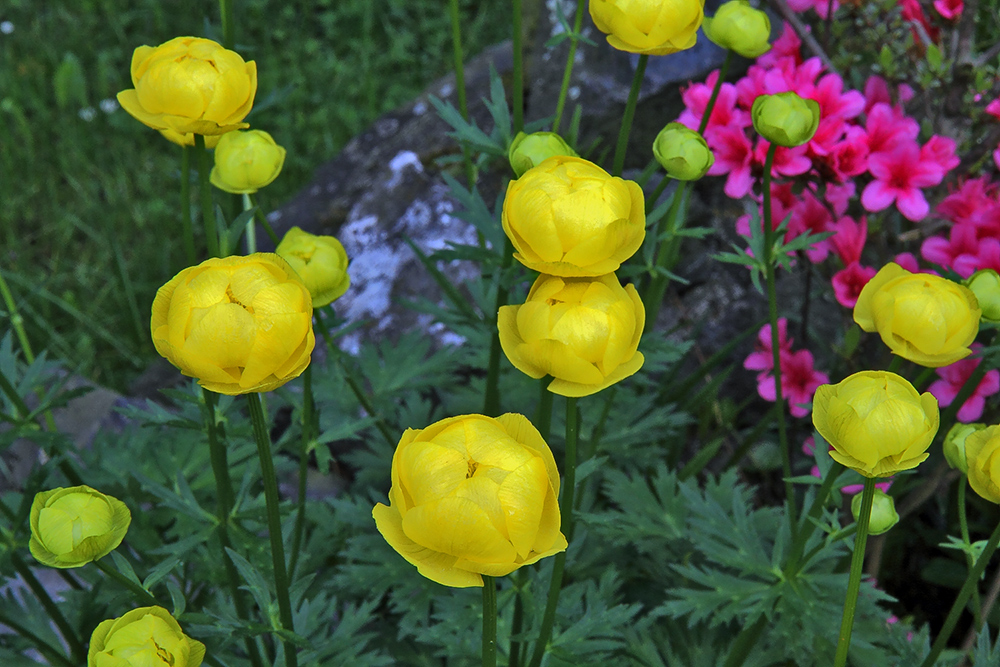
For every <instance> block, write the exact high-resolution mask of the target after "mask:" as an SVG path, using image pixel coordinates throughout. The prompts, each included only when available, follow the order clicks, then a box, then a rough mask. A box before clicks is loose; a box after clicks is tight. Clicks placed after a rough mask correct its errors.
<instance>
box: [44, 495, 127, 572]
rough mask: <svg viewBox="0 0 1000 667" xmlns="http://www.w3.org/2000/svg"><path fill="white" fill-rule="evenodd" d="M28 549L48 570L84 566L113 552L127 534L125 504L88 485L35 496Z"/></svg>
mask: <svg viewBox="0 0 1000 667" xmlns="http://www.w3.org/2000/svg"><path fill="white" fill-rule="evenodd" d="M29 516H30V518H29V522H30V525H31V541H30V542H28V548H29V549H30V550H31V555H32V556H34V557H35V560H37V561H38V562H39V563H43V564H45V565H48V566H49V567H58V568H70V567H81V566H83V565H86V564H87V563H89V562H91V561H95V560H97V559H98V558H103V557H104V556H107V555H108V554H109V553H111V552H112V551H114V550H115V549H116V548H117V547H118V545H119V544H121V543H122V540H123V539H125V533H126V532H128V527H129V523H131V521H132V514H131V513H130V512H129V511H128V507H126V506H125V503H123V502H122V501H120V500H118V499H117V498H112V497H111V496H108V495H105V494H103V493H101V492H100V491H97V490H96V489H92V488H90V487H89V486H73V487H69V488H65V489H52V490H51V491H42V492H40V493H37V494H35V499H34V501H33V502H32V503H31V514H30V515H29Z"/></svg>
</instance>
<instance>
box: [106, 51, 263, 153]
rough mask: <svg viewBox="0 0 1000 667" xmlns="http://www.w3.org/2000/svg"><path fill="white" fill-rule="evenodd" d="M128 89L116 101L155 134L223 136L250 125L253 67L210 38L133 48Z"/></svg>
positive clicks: (255, 85)
mask: <svg viewBox="0 0 1000 667" xmlns="http://www.w3.org/2000/svg"><path fill="white" fill-rule="evenodd" d="M132 85H133V86H135V88H132V89H129V90H123V91H122V92H120V93H118V103H119V104H121V105H122V108H123V109H125V111H127V112H129V113H130V114H131V115H132V116H133V117H135V118H136V120H139V121H140V122H142V123H145V124H146V125H148V126H149V127H151V128H153V129H154V130H173V131H174V132H178V133H180V134H191V133H194V134H205V135H208V134H225V133H226V132H230V131H232V130H236V129H239V128H243V127H248V124H247V123H243V122H241V121H242V120H243V119H244V118H245V117H246V115H247V114H248V113H250V107H252V106H253V98H254V95H256V93H257V65H256V64H255V63H254V62H253V61H250V62H244V61H243V58H241V57H240V55H239V54H238V53H236V52H235V51H230V50H228V49H224V48H222V47H221V46H220V45H219V44H217V43H215V42H213V41H212V40H210V39H202V38H199V37H175V38H174V39H172V40H170V41H169V42H164V43H163V44H160V45H159V46H155V47H154V46H140V47H138V48H137V49H136V50H135V52H134V53H133V54H132Z"/></svg>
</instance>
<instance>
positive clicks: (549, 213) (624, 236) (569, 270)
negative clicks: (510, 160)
mask: <svg viewBox="0 0 1000 667" xmlns="http://www.w3.org/2000/svg"><path fill="white" fill-rule="evenodd" d="M503 229H504V231H505V232H506V233H507V236H508V237H509V238H510V240H511V243H512V244H513V245H514V250H515V251H516V252H515V253H514V258H515V259H517V260H518V261H519V262H521V263H522V264H524V265H525V266H527V267H528V268H529V269H534V270H535V271H538V272H540V273H548V274H551V275H556V276H602V275H604V274H607V273H611V272H612V271H615V270H617V269H618V267H619V266H621V263H622V262H624V261H625V260H626V259H628V258H629V257H631V256H632V255H634V254H635V251H636V250H638V249H639V246H641V245H642V239H643V238H644V237H645V235H646V212H645V200H644V197H643V194H642V188H640V187H639V186H638V185H637V184H636V183H634V182H632V181H625V180H622V179H620V178H617V177H613V176H611V175H610V174H608V172H606V171H604V170H603V169H601V168H600V167H598V166H597V165H596V164H594V163H593V162H589V161H587V160H584V159H582V158H578V157H571V156H557V157H552V158H549V159H548V160H545V161H544V162H542V163H541V164H540V165H538V166H537V167H535V168H533V169H529V170H528V171H527V172H525V174H524V175H523V176H521V177H520V178H519V179H517V180H516V181H511V182H510V184H509V185H508V186H507V196H506V198H505V199H504V202H503Z"/></svg>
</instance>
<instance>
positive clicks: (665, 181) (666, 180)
mask: <svg viewBox="0 0 1000 667" xmlns="http://www.w3.org/2000/svg"><path fill="white" fill-rule="evenodd" d="M673 182H674V179H672V178H670V177H669V176H664V177H663V178H661V179H660V182H659V183H657V184H656V188H655V189H654V190H653V194H651V195H649V196H648V197H646V206H645V209H646V215H649V214H650V213H651V212H652V211H653V207H654V206H656V202H657V201H659V199H660V196H662V195H663V191H664V190H666V189H667V186H668V185H670V184H671V183H673ZM671 203H672V202H671Z"/></svg>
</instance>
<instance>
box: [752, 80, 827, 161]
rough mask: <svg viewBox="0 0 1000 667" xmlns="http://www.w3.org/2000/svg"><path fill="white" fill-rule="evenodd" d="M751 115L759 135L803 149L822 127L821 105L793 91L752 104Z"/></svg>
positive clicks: (783, 144) (771, 140) (757, 100)
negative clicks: (820, 125) (820, 120)
mask: <svg viewBox="0 0 1000 667" xmlns="http://www.w3.org/2000/svg"><path fill="white" fill-rule="evenodd" d="M750 116H751V118H752V119H753V127H754V129H755V130H757V133H758V134H760V136H762V137H764V138H765V139H767V140H768V141H770V142H771V143H773V144H777V145H779V146H785V147H791V146H801V145H802V144H804V143H806V142H807V141H809V140H810V139H812V138H813V135H814V134H816V128H817V127H819V103H818V102H817V101H816V100H806V99H803V98H801V97H799V96H798V95H796V94H795V93H792V92H788V93H777V94H776V95H761V96H759V97H758V98H757V99H755V100H754V101H753V107H751V109H750Z"/></svg>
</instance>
